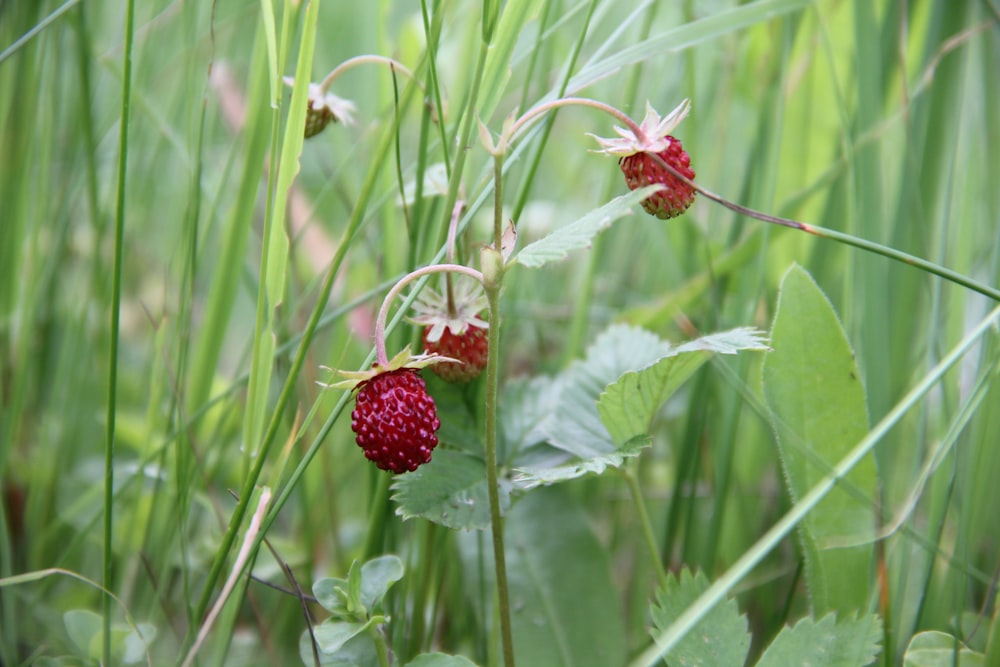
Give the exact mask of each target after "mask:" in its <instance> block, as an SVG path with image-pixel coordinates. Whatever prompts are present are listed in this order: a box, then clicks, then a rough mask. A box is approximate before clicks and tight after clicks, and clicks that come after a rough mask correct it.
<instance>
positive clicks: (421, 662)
mask: <svg viewBox="0 0 1000 667" xmlns="http://www.w3.org/2000/svg"><path fill="white" fill-rule="evenodd" d="M406 667H476V663H474V662H472V661H471V660H469V659H468V658H465V657H463V656H460V655H447V654H445V653H421V654H420V655H418V656H417V657H416V658H414V659H413V660H411V661H410V662H408V663H406Z"/></svg>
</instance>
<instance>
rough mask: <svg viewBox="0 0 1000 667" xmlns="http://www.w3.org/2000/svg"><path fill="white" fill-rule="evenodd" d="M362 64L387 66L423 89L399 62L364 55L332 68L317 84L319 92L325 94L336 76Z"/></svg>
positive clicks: (383, 57)
mask: <svg viewBox="0 0 1000 667" xmlns="http://www.w3.org/2000/svg"><path fill="white" fill-rule="evenodd" d="M364 64H376V65H388V66H389V67H391V68H392V70H393V71H395V72H399V73H400V74H404V75H405V76H407V77H409V78H410V79H413V81H415V82H416V84H417V85H418V86H420V88H421V89H423V87H424V84H423V83H421V82H420V81H419V80H418V79H415V78H414V77H413V72H411V71H410V70H409V69H407V68H406V66H405V65H403V64H402V63H400V62H399V61H396V60H393V59H392V58H387V57H386V56H376V55H364V56H354V57H353V58H348V59H347V60H345V61H344V62H342V63H340V64H339V65H337V66H336V67H334V68H333V70H331V72H330V73H329V74H327V75H326V78H325V79H323V80H322V81H321V82H320V84H319V87H320V90H322V91H323V92H324V93H325V92H326V91H327V90H329V89H330V86H331V85H333V81H334V79H336V78H337V77H338V76H340V75H341V74H343V73H344V72H345V71H347V70H349V69H351V68H352V67H354V66H355V65H364Z"/></svg>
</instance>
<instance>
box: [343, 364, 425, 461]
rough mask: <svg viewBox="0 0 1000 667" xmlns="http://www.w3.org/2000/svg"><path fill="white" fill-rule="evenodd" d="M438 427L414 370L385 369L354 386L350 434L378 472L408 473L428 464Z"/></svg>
mask: <svg viewBox="0 0 1000 667" xmlns="http://www.w3.org/2000/svg"><path fill="white" fill-rule="evenodd" d="M440 426H441V422H440V420H439V419H438V417H437V407H436V406H435V405H434V399H433V398H431V397H430V395H429V394H428V393H427V387H426V385H425V384H424V379H423V378H422V377H420V371H419V370H417V369H414V368H400V369H397V370H392V371H386V372H384V373H380V374H378V375H376V376H374V377H372V378H371V379H368V380H365V381H364V382H362V383H361V384H359V385H358V393H357V396H356V398H355V404H354V412H353V413H351V430H353V431H354V432H355V433H356V434H357V437H356V440H357V443H358V446H359V447H361V449H363V450H364V452H365V457H366V458H368V459H369V460H370V461H374V463H375V465H377V466H378V467H379V468H381V469H382V470H390V471H392V472H394V473H402V472H407V471H413V470H416V469H417V467H418V466H420V465H422V464H424V463H427V462H428V461H430V460H431V451H432V450H433V449H434V448H435V447H436V446H437V444H438V439H437V430H438V428H439V427H440Z"/></svg>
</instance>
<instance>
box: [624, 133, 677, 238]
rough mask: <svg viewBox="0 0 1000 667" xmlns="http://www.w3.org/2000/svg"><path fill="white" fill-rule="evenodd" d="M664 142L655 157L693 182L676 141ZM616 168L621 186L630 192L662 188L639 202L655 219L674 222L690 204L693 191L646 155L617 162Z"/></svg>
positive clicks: (651, 156) (630, 156)
mask: <svg viewBox="0 0 1000 667" xmlns="http://www.w3.org/2000/svg"><path fill="white" fill-rule="evenodd" d="M666 139H668V140H669V141H670V145H669V146H668V147H667V148H666V149H664V150H662V151H660V152H659V153H656V155H658V156H659V157H660V159H661V160H663V161H664V162H666V163H667V164H668V165H670V166H671V167H673V168H674V169H676V170H677V171H678V172H679V173H680V174H681V175H683V176H685V177H687V178H688V179H689V180H692V181H693V180H694V170H692V169H691V156H690V155H688V154H687V151H685V150H684V148H683V147H681V142H680V140H679V139H675V138H674V137H671V136H667V137H666ZM618 165H619V166H620V167H621V168H622V173H623V174H625V182H626V183H628V187H629V189H631V190H636V189H638V188H641V187H643V186H646V185H653V184H654V183H659V184H661V185H664V186H665V188H664V189H662V190H660V191H659V192H656V193H654V194H652V195H650V196H649V197H647V198H646V199H643V200H642V207H643V208H644V209H646V213H649V214H650V215H655V216H656V217H657V218H660V219H661V220H667V219H669V218H676V217H677V216H678V215H680V214H681V213H683V212H684V211H686V210H688V207H689V206H691V202H693V201H694V195H695V190H694V188H692V187H691V186H690V185H688V184H687V183H684V182H683V181H681V180H680V179H679V178H677V177H676V176H674V175H673V174H671V173H670V172H669V171H667V170H666V169H665V168H664V167H663V165H661V164H660V163H659V162H658V161H657V160H656V159H655V158H654V157H653V155H652V154H650V153H635V154H633V155H626V156H624V157H622V158H620V159H619V160H618Z"/></svg>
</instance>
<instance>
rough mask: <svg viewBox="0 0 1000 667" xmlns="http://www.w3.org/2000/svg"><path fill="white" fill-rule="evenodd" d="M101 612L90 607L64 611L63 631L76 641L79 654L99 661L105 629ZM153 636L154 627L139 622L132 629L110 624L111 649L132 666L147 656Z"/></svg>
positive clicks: (121, 660) (116, 656) (118, 657)
mask: <svg viewBox="0 0 1000 667" xmlns="http://www.w3.org/2000/svg"><path fill="white" fill-rule="evenodd" d="M102 623H103V622H102V619H101V615H100V614H96V613H94V612H93V611H90V610H89V609H73V610H71V611H67V612H66V613H65V614H63V624H64V625H65V627H66V633H67V634H68V635H69V638H70V639H71V640H72V641H73V643H74V644H76V647H77V649H79V651H80V655H82V656H84V657H86V658H88V659H90V660H100V659H101V656H102V645H103V637H104V631H103V629H102ZM154 639H156V627H155V626H153V625H150V624H149V623H140V624H139V625H137V626H136V627H135V628H130V627H129V626H127V625H117V624H116V625H113V626H112V628H111V650H112V652H113V655H114V656H115V660H116V661H120V662H121V663H122V664H125V665H133V664H136V663H139V662H143V661H145V660H146V659H147V657H148V655H149V653H148V646H149V645H150V644H152V643H153V640H154Z"/></svg>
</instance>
